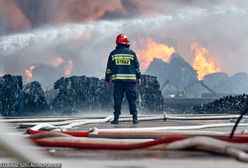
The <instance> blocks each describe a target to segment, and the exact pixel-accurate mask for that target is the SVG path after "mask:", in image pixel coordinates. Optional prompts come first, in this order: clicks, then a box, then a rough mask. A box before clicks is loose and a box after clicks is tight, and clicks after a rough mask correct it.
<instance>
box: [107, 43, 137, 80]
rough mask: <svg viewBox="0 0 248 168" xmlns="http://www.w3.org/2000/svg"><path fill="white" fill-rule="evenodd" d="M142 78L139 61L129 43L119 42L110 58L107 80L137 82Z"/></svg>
mask: <svg viewBox="0 0 248 168" xmlns="http://www.w3.org/2000/svg"><path fill="white" fill-rule="evenodd" d="M140 78H141V73H140V68H139V62H138V59H137V56H136V54H135V52H134V51H132V50H130V49H129V45H123V44H118V45H117V46H116V48H115V50H113V51H112V52H111V53H110V55H109V58H108V64H107V69H106V75H105V81H107V82H108V81H111V80H112V81H126V82H135V81H136V80H137V79H140Z"/></svg>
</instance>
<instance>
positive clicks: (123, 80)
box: [105, 34, 141, 124]
mask: <svg viewBox="0 0 248 168" xmlns="http://www.w3.org/2000/svg"><path fill="white" fill-rule="evenodd" d="M129 47H130V44H129V40H128V37H127V36H126V35H125V34H119V35H118V36H117V37H116V48H115V50H113V51H112V52H111V53H110V55H109V58H108V63H107V69H106V75H105V81H106V83H107V85H108V86H110V85H111V83H112V82H113V83H114V120H113V121H112V122H111V124H119V116H120V114H121V104H122V100H123V97H124V94H126V97H127V101H128V105H129V110H130V114H131V115H132V117H133V124H138V123H139V121H138V117H137V113H138V112H137V107H136V100H137V93H136V85H140V84H141V72H140V68H139V62H138V59H137V57H136V54H135V52H134V51H132V50H131V49H129Z"/></svg>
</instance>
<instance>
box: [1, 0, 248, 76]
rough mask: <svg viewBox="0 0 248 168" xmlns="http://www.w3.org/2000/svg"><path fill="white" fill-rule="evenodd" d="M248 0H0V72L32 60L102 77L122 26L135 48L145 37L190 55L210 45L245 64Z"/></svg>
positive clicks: (227, 66)
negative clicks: (196, 48) (195, 45)
mask: <svg viewBox="0 0 248 168" xmlns="http://www.w3.org/2000/svg"><path fill="white" fill-rule="evenodd" d="M247 27H248V1H246V0H218V1H216V0H201V1H199V0H156V1H154V0H94V1H92V0H83V1H82V0H70V1H68V0H1V1H0V75H3V74H6V73H11V74H20V75H23V74H25V73H26V70H27V69H29V68H30V67H31V66H32V65H34V66H35V67H37V66H39V65H44V67H43V68H40V71H41V72H39V74H40V75H41V76H44V75H46V74H47V72H46V71H44V73H46V74H42V72H43V70H44V69H47V68H46V66H49V67H50V68H51V71H52V70H54V71H56V73H57V75H54V76H52V77H51V78H49V80H55V79H53V78H57V77H59V76H62V75H64V74H68V75H69V74H70V75H86V76H97V77H103V76H104V72H105V68H106V60H107V57H108V54H109V52H110V51H111V50H113V49H114V47H115V38H116V36H117V35H118V34H119V33H125V34H127V35H128V37H129V39H130V43H131V48H133V49H134V50H135V49H142V48H143V47H144V45H145V42H146V40H147V39H148V38H151V39H153V40H154V41H156V42H158V43H162V44H166V45H168V46H172V47H174V48H175V49H176V51H177V52H178V53H179V54H180V55H181V56H182V57H183V58H184V59H185V60H186V61H188V62H189V63H192V61H193V56H192V53H191V51H190V46H191V45H192V44H193V43H199V44H200V45H202V46H204V47H206V48H207V49H208V50H209V53H210V55H211V58H212V59H213V60H214V62H215V64H216V65H217V66H218V68H219V69H220V71H223V72H226V73H228V74H229V75H232V74H234V73H237V72H248V66H247V64H248V59H247V55H248V51H247V47H246V46H247V44H248V38H246V37H247V36H248V29H247Z"/></svg>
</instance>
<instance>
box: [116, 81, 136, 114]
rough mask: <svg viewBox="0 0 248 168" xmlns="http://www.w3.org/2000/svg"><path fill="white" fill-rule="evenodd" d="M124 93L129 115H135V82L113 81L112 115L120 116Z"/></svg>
mask: <svg viewBox="0 0 248 168" xmlns="http://www.w3.org/2000/svg"><path fill="white" fill-rule="evenodd" d="M125 93H126V97H127V101H128V105H129V111H130V114H131V115H137V107H136V101H137V92H136V83H135V82H126V81H114V110H115V111H114V115H120V114H121V104H122V100H123V97H124V94H125Z"/></svg>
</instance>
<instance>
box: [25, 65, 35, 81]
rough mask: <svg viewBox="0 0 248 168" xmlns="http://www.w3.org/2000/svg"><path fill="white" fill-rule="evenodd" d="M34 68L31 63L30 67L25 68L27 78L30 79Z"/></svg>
mask: <svg viewBox="0 0 248 168" xmlns="http://www.w3.org/2000/svg"><path fill="white" fill-rule="evenodd" d="M34 68H35V66H34V65H32V66H31V67H30V68H28V69H27V70H25V76H26V77H27V78H28V80H30V79H32V77H33V69H34Z"/></svg>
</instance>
